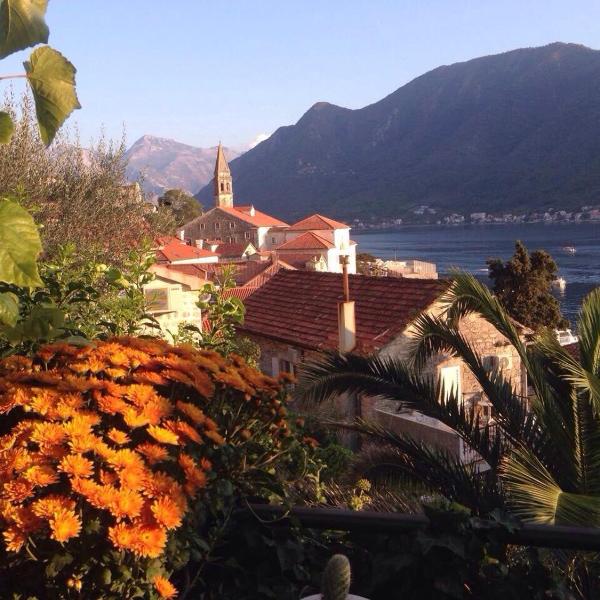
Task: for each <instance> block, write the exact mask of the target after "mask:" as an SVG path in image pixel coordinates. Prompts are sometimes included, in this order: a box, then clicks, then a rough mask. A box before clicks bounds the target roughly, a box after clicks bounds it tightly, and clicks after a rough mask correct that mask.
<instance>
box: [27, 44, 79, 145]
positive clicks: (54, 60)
mask: <svg viewBox="0 0 600 600" xmlns="http://www.w3.org/2000/svg"><path fill="white" fill-rule="evenodd" d="M23 64H24V66H25V71H26V72H27V79H28V81H29V85H30V86H31V90H32V91H33V98H34V100H35V111H36V114H37V118H38V124H39V128H40V134H41V136H42V140H43V141H44V143H45V144H46V145H50V144H51V143H52V140H53V139H54V136H55V135H56V132H57V131H58V129H59V128H60V126H61V125H62V124H63V123H64V122H65V120H66V119H67V117H68V116H69V115H70V114H71V113H72V112H73V111H74V110H75V109H76V108H81V105H80V104H79V100H78V99H77V93H76V92H75V73H76V72H77V70H76V69H75V67H74V66H73V65H72V64H71V63H70V62H69V61H68V60H67V59H66V58H65V57H64V56H63V55H62V54H61V53H60V52H58V51H57V50H54V49H53V48H50V47H49V46H44V47H42V48H38V49H37V50H34V51H33V52H32V53H31V56H30V57H29V60H28V61H26V62H25V63H23Z"/></svg>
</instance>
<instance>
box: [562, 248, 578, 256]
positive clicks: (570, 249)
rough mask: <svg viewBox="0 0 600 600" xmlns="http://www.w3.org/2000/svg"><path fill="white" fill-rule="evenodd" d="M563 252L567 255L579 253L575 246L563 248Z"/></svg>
mask: <svg viewBox="0 0 600 600" xmlns="http://www.w3.org/2000/svg"><path fill="white" fill-rule="evenodd" d="M561 250H562V251H563V252H566V253H567V254H575V252H577V248H575V246H563V247H562V248H561Z"/></svg>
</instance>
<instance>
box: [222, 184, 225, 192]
mask: <svg viewBox="0 0 600 600" xmlns="http://www.w3.org/2000/svg"><path fill="white" fill-rule="evenodd" d="M221 191H222V192H224V191H225V184H224V183H223V182H222V181H221Z"/></svg>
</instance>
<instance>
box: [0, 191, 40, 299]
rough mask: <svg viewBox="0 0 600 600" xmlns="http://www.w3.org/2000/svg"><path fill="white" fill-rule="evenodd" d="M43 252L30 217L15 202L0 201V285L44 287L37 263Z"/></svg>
mask: <svg viewBox="0 0 600 600" xmlns="http://www.w3.org/2000/svg"><path fill="white" fill-rule="evenodd" d="M41 251H42V243H41V241H40V236H39V233H38V230H37V227H36V226H35V223H34V221H33V218H32V217H31V215H30V214H29V213H28V212H27V211H26V210H25V209H24V208H23V207H22V206H20V205H19V204H18V203H17V202H15V201H13V200H8V199H3V200H0V281H4V282H5V283H10V284H14V285H19V286H24V287H41V286H42V280H41V279H40V276H39V273H38V269H37V263H36V259H37V257H38V255H39V253H40V252H41Z"/></svg>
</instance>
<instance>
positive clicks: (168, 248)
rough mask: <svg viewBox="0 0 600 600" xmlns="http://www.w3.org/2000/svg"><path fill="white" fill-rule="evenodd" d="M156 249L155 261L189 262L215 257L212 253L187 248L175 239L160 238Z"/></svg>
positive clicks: (183, 243) (196, 248)
mask: <svg viewBox="0 0 600 600" xmlns="http://www.w3.org/2000/svg"><path fill="white" fill-rule="evenodd" d="M156 242H157V245H158V249H157V251H156V258H157V260H165V261H167V262H173V261H176V260H190V259H193V258H209V257H212V256H216V254H215V253H214V252H210V251H209V250H204V249H203V248H198V247H196V246H189V245H188V244H186V243H185V242H182V241H181V240H180V239H179V238H176V237H161V238H157V240H156Z"/></svg>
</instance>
